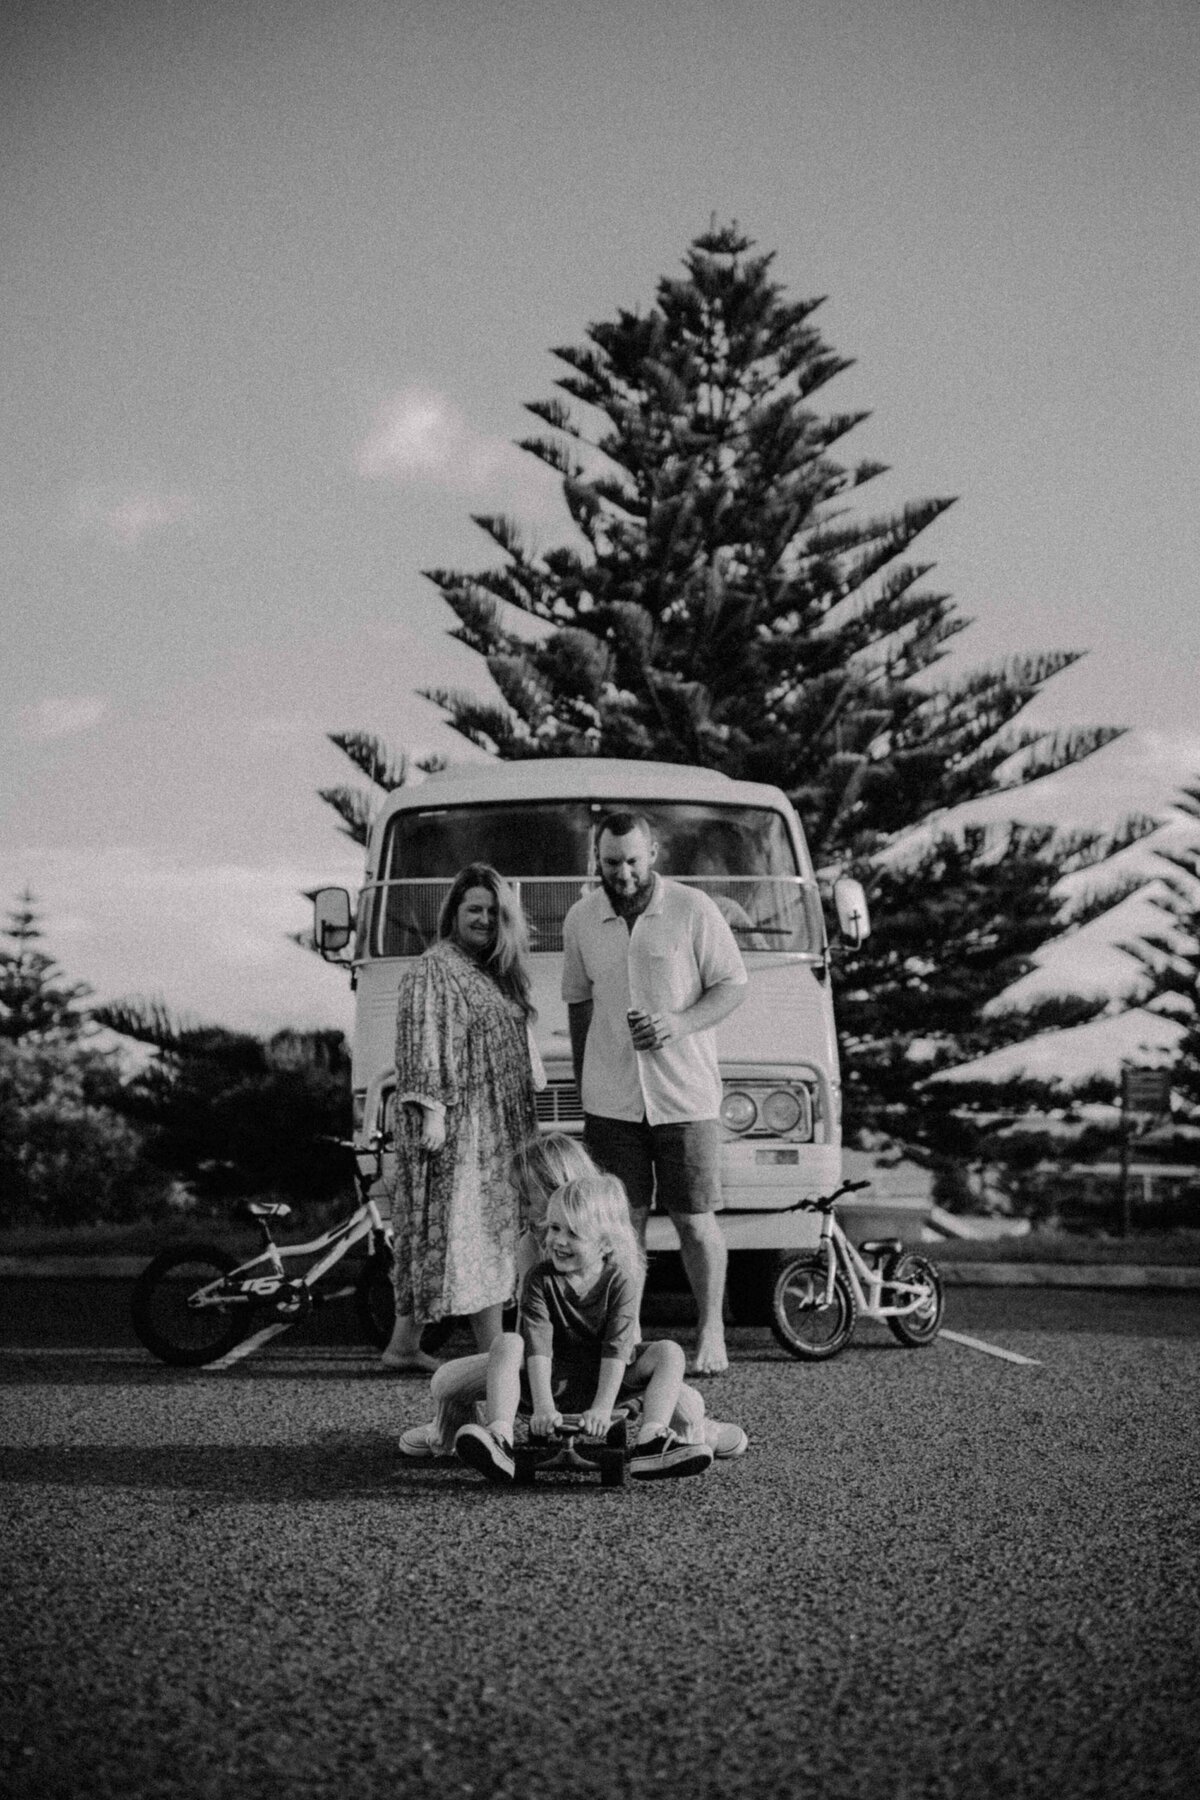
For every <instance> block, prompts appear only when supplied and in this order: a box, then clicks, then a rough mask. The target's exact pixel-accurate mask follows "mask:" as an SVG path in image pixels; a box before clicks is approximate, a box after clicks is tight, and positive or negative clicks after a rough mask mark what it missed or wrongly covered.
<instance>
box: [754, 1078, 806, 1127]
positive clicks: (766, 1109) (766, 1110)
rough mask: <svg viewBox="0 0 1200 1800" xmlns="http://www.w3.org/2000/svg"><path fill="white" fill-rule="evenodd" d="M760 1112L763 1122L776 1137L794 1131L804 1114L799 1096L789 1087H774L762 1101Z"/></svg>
mask: <svg viewBox="0 0 1200 1800" xmlns="http://www.w3.org/2000/svg"><path fill="white" fill-rule="evenodd" d="M761 1112H762V1122H763V1124H764V1125H765V1126H767V1128H768V1130H770V1131H773V1132H774V1133H775V1135H776V1136H777V1137H786V1136H787V1134H788V1132H789V1131H795V1129H796V1127H797V1125H798V1124H799V1123H800V1120H801V1119H802V1118H803V1116H804V1108H803V1107H802V1106H801V1104H800V1096H799V1095H798V1094H796V1093H793V1092H792V1090H791V1089H790V1088H775V1089H774V1091H773V1092H772V1093H769V1094H768V1095H767V1097H766V1099H765V1100H764V1101H763V1103H762V1108H761Z"/></svg>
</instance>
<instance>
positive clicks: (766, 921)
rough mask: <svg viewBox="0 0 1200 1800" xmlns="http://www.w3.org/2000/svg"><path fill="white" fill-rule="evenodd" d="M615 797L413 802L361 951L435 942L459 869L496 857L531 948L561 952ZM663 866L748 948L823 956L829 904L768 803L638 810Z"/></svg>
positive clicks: (385, 862)
mask: <svg viewBox="0 0 1200 1800" xmlns="http://www.w3.org/2000/svg"><path fill="white" fill-rule="evenodd" d="M628 808H629V803H628V802H627V801H626V802H621V801H613V802H611V803H610V804H596V803H594V802H587V801H562V800H559V801H553V802H531V803H528V804H524V805H520V806H515V805H492V806H478V805H476V806H462V807H442V808H435V807H431V808H429V809H428V810H425V809H421V808H413V809H411V810H406V811H404V812H400V813H397V814H396V815H395V816H394V817H393V819H392V820H391V822H390V825H389V828H388V833H387V837H386V839H385V842H384V846H383V853H382V856H381V860H380V868H379V873H378V877H377V880H376V882H375V884H374V885H373V886H372V887H371V888H369V889H367V890H366V891H365V892H364V895H363V907H362V911H361V914H360V921H359V924H360V931H359V955H360V956H415V955H419V954H420V953H421V951H422V950H423V949H424V948H425V946H426V945H427V944H428V943H430V942H432V941H433V938H434V937H435V936H436V932H437V917H438V913H439V911H440V909H441V904H442V901H443V900H444V899H445V896H446V893H447V892H448V890H449V886H450V883H451V881H452V880H453V878H454V876H455V875H456V874H457V873H458V871H459V870H460V869H461V868H464V867H465V866H466V864H468V863H471V862H483V863H490V864H491V865H492V867H493V868H496V869H498V870H499V871H500V873H501V874H502V875H504V876H505V877H506V879H507V880H509V881H511V882H512V883H513V884H514V886H516V887H517V888H518V890H519V893H520V898H521V905H522V908H523V910H524V913H525V916H526V919H527V920H528V923H529V928H530V943H531V948H532V949H533V950H534V951H542V952H546V951H556V950H561V948H562V921H563V919H564V918H565V917H566V914H567V912H568V910H569V909H570V907H571V906H572V905H573V904H574V902H575V901H576V900H577V899H579V897H580V895H581V894H583V893H585V892H587V890H588V888H589V887H590V886H591V885H592V884H593V883H594V881H595V878H596V867H595V848H594V843H593V832H594V828H595V825H596V824H597V823H598V821H599V820H600V819H601V818H602V817H603V816H604V814H605V813H606V812H610V811H616V810H618V809H628ZM640 810H641V811H643V812H644V813H645V814H646V816H647V817H648V818H649V819H650V821H651V824H652V825H653V827H654V831H655V835H656V837H657V840H658V845H659V854H658V862H657V865H656V866H657V868H658V870H659V871H660V873H662V874H664V875H669V876H672V877H673V878H674V879H675V880H677V881H683V882H686V883H687V885H688V886H694V887H699V888H702V889H703V890H704V891H705V892H706V893H708V894H710V895H711V897H712V898H713V900H714V901H715V902H716V904H717V906H718V907H719V908H720V910H721V912H722V913H723V915H724V916H725V918H726V919H727V921H728V922H729V925H730V927H731V929H732V930H733V932H734V935H735V937H736V938H737V939H738V942H739V944H740V945H741V947H742V949H743V950H751V951H754V950H774V951H780V950H783V951H788V952H792V953H796V952H799V953H801V954H807V955H811V956H818V955H820V954H822V952H823V941H824V940H823V926H822V921H821V912H820V906H819V903H818V901H817V897H816V894H815V891H814V889H813V887H812V884H811V883H810V882H807V881H803V880H801V878H800V875H799V873H798V869H797V864H796V854H795V850H794V847H793V844H792V839H791V835H790V833H789V831H788V828H787V823H786V821H785V819H784V817H783V815H782V814H781V813H778V812H775V811H773V810H771V809H770V808H769V807H745V806H714V805H710V804H698V803H695V802H690V801H689V802H682V801H667V802H661V803H655V804H654V805H643V806H642V807H641V808H640Z"/></svg>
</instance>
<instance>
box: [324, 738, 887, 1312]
mask: <svg viewBox="0 0 1200 1800" xmlns="http://www.w3.org/2000/svg"><path fill="white" fill-rule="evenodd" d="M618 809H620V810H634V811H638V812H643V813H645V814H646V815H647V816H648V817H649V818H650V819H651V821H652V822H653V824H654V827H655V830H656V833H657V836H658V842H659V846H660V848H659V857H658V865H657V866H658V869H659V872H660V873H661V874H663V875H667V876H670V877H672V878H673V879H675V880H678V881H682V882H686V883H687V884H688V885H689V886H693V887H698V888H702V889H703V890H704V891H705V892H706V893H708V894H710V895H711V896H712V898H713V899H714V900H715V902H716V904H717V905H718V906H719V907H720V908H721V910H722V912H723V913H724V915H725V917H726V919H727V920H728V921H729V924H730V926H731V928H732V930H733V933H734V936H735V937H736V939H737V941H738V943H739V945H740V947H741V951H742V955H743V958H744V960H745V964H746V969H747V973H748V976H749V992H748V995H747V997H746V1000H745V1002H744V1003H743V1004H742V1005H741V1006H740V1007H739V1008H738V1009H737V1011H736V1012H734V1013H732V1014H731V1015H730V1016H729V1017H728V1018H727V1019H726V1020H725V1021H724V1022H723V1023H722V1024H721V1025H720V1026H719V1027H718V1031H717V1045H718V1053H719V1058H720V1067H721V1077H722V1081H723V1085H724V1098H723V1101H722V1105H721V1122H722V1124H723V1126H724V1145H723V1171H722V1174H723V1195H724V1207H723V1211H722V1213H721V1215H720V1216H721V1220H722V1224H723V1227H724V1231H725V1235H726V1239H727V1241H728V1245H729V1249H730V1251H731V1253H732V1254H731V1258H730V1276H729V1291H730V1296H731V1299H732V1301H733V1303H734V1310H735V1316H736V1315H737V1313H738V1312H739V1311H741V1312H743V1313H745V1312H747V1311H748V1310H749V1309H748V1308H747V1307H743V1306H741V1304H740V1302H741V1299H742V1297H743V1296H744V1295H746V1294H749V1293H752V1292H753V1291H755V1290H757V1289H758V1288H759V1284H760V1277H761V1275H762V1274H763V1273H764V1272H765V1270H764V1266H763V1265H764V1264H765V1263H766V1262H768V1261H771V1260H773V1258H772V1257H771V1254H770V1253H772V1252H774V1251H777V1250H779V1249H782V1248H785V1247H791V1246H795V1245H802V1244H805V1243H808V1242H811V1241H813V1239H814V1236H815V1229H816V1227H815V1225H814V1222H813V1219H812V1216H811V1215H806V1214H802V1213H797V1212H795V1211H790V1210H788V1209H790V1208H791V1207H792V1206H793V1204H794V1202H795V1201H796V1200H797V1199H798V1198H799V1197H800V1196H802V1195H811V1194H818V1193H822V1192H827V1191H828V1190H829V1189H831V1188H833V1187H834V1186H836V1185H837V1183H838V1181H839V1179H840V1176H841V1126H840V1090H839V1078H838V1056H837V1044H836V1039H835V1036H834V1014H833V994H832V981H831V967H830V944H829V939H828V936H827V933H826V927H825V921H824V918H823V916H822V908H821V903H820V899H819V896H818V892H817V885H816V881H815V879H814V876H813V870H812V865H811V861H810V858H809V853H808V848H807V846H806V844H805V841H804V834H803V831H802V829H801V826H800V821H799V819H798V818H797V816H796V813H795V810H794V809H793V807H792V806H791V805H790V804H789V802H788V800H787V799H786V797H785V795H784V794H783V793H782V792H781V791H780V790H779V789H777V788H773V787H767V786H763V785H760V784H758V783H751V782H743V781H733V780H730V779H729V778H728V777H727V776H724V775H720V774H716V773H714V772H713V771H711V770H708V769H699V768H689V767H685V766H682V765H677V764H674V763H656V762H622V761H615V760H606V759H602V758H597V759H594V760H592V759H580V760H571V759H565V758H563V759H554V760H536V761H533V760H531V761H527V762H490V763H478V764H472V765H469V766H466V767H462V766H460V767H458V768H455V769H452V770H447V771H445V772H443V773H441V774H437V775H433V776H430V777H428V778H427V779H426V780H425V781H423V782H421V783H419V784H418V785H415V786H412V787H403V788H400V789H398V790H397V791H396V792H394V793H393V794H391V795H390V796H389V798H388V800H387V802H386V804H385V806H384V807H383V809H382V811H381V813H380V815H379V817H378V819H377V820H376V822H375V825H374V827H373V830H372V832H371V839H370V844H369V847H368V851H367V865H366V874H365V879H364V883H363V887H362V890H361V892H360V894H359V896H358V904H357V911H356V915H355V914H354V911H353V909H352V907H351V903H350V897H349V896H348V895H347V894H346V892H345V890H344V889H340V888H324V889H321V890H320V892H319V893H318V894H317V895H316V897H315V910H316V939H317V944H318V947H319V948H320V949H321V950H322V953H323V954H324V955H326V956H328V957H330V958H335V959H337V960H342V961H345V962H346V963H347V964H348V966H349V967H350V969H351V971H352V980H353V982H354V986H355V995H356V1009H355V1025H354V1041H353V1085H354V1100H355V1131H356V1138H357V1141H358V1142H359V1143H360V1144H362V1145H363V1146H364V1147H366V1146H367V1145H368V1144H369V1143H371V1142H375V1143H377V1144H380V1145H382V1146H383V1148H384V1152H385V1155H384V1161H385V1165H386V1163H387V1159H388V1157H389V1156H390V1141H391V1139H390V1130H389V1107H390V1104H391V1098H392V1091H393V1087H394V1075H393V1069H392V1058H393V1042H394V1032H395V1013H396V988H397V983H398V980H399V975H400V971H401V969H402V968H403V967H404V962H405V959H406V958H408V957H413V956H417V955H419V954H420V953H421V951H422V950H423V949H424V947H425V945H426V944H427V943H429V942H430V941H431V940H432V938H433V936H434V934H435V932H436V928H437V918H438V913H439V910H440V908H441V905H442V901H443V899H444V898H445V895H446V893H447V891H448V889H449V887H450V883H451V881H452V879H453V877H454V875H455V874H456V873H457V871H458V870H459V869H461V868H462V867H463V866H464V865H465V864H467V863H469V862H486V863H491V864H492V865H493V866H494V867H495V868H497V869H498V870H499V871H500V872H501V874H503V875H504V876H505V877H506V878H507V879H508V880H509V881H510V882H512V884H513V886H514V887H515V888H516V889H517V891H518V893H519V894H520V898H521V904H522V907H523V909H524V912H525V916H526V918H527V920H528V923H529V931H530V941H531V947H532V952H533V954H532V959H531V960H532V973H533V988H534V1001H535V1004H536V1006H537V1014H538V1016H537V1021H536V1025H535V1028H534V1029H535V1036H536V1040H537V1044H538V1048H539V1050H540V1052H541V1056H542V1060H543V1062H544V1065H545V1069H546V1074H547V1078H548V1079H547V1085H546V1087H545V1088H544V1089H543V1090H542V1092H541V1093H540V1094H539V1095H538V1102H537V1104H538V1113H539V1117H540V1119H541V1121H542V1123H543V1124H544V1125H545V1126H546V1127H554V1128H557V1129H561V1130H566V1131H577V1130H581V1129H582V1125H583V1115H582V1109H581V1106H580V1100H579V1094H578V1091H577V1089H576V1086H575V1080H574V1075H573V1072H572V1068H571V1050H570V1040H569V1038H568V1034H567V1015H566V1008H565V1006H564V1004H563V1001H562V999H561V997H560V983H561V977H562V923H563V919H564V918H565V916H566V914H567V911H568V909H569V908H570V907H571V905H572V904H573V903H574V902H575V901H576V900H577V899H578V898H579V897H580V895H581V894H583V893H584V892H586V891H587V888H588V887H589V886H590V885H591V884H592V883H593V882H594V881H595V879H596V875H595V841H594V839H595V826H596V823H597V822H598V820H599V819H600V818H601V817H602V816H603V815H604V814H605V813H607V812H610V811H613V810H618ZM834 898H835V903H836V906H837V911H838V916H839V930H840V933H841V935H842V936H843V937H844V938H845V939H847V940H848V941H850V942H851V943H854V942H857V941H859V940H860V939H861V938H862V937H863V936H865V934H866V931H867V929H868V925H867V917H866V903H865V901H864V898H863V893H862V889H861V887H859V885H858V884H857V883H856V882H853V881H842V882H839V883H838V884H837V886H836V888H835V894H834ZM389 1174H390V1169H388V1168H387V1167H386V1166H385V1171H384V1180H385V1181H386V1180H387V1178H388V1175H389ZM647 1241H648V1248H649V1249H650V1250H651V1251H654V1250H670V1249H673V1248H675V1247H677V1239H676V1236H675V1233H674V1230H673V1228H672V1226H671V1223H670V1220H669V1219H668V1218H667V1217H666V1215H665V1214H663V1215H661V1216H660V1215H658V1214H657V1213H655V1214H652V1215H651V1218H650V1223H649V1233H648V1240H647Z"/></svg>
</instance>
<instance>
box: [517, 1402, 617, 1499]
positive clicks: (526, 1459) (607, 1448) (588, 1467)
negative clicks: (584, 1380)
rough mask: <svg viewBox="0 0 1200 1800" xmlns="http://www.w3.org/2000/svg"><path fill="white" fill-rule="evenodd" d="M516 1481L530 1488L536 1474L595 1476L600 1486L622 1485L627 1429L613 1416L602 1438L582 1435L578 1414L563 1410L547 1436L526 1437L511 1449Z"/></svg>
mask: <svg viewBox="0 0 1200 1800" xmlns="http://www.w3.org/2000/svg"><path fill="white" fill-rule="evenodd" d="M513 1461H514V1463H515V1465H516V1480H517V1483H518V1484H519V1485H520V1486H522V1487H531V1486H532V1485H533V1483H534V1482H535V1481H536V1480H537V1479H538V1477H539V1476H540V1475H560V1474H565V1475H596V1474H598V1475H599V1477H600V1485H601V1487H624V1486H625V1483H626V1480H627V1478H628V1474H629V1430H628V1424H627V1421H626V1419H625V1418H624V1417H623V1416H617V1417H614V1419H613V1422H612V1424H611V1425H610V1426H609V1428H608V1431H607V1432H606V1434H605V1435H604V1437H602V1438H595V1437H585V1436H584V1433H583V1423H582V1419H581V1417H580V1415H579V1414H578V1413H564V1415H563V1417H562V1419H561V1420H560V1421H559V1423H558V1424H557V1425H556V1426H555V1427H554V1432H553V1435H552V1436H551V1437H546V1438H537V1437H528V1438H526V1439H525V1441H524V1442H523V1443H520V1444H517V1445H516V1446H515V1448H514V1450H513Z"/></svg>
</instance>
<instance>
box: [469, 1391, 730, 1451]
mask: <svg viewBox="0 0 1200 1800" xmlns="http://www.w3.org/2000/svg"><path fill="white" fill-rule="evenodd" d="M434 1380H435V1381H436V1380H437V1376H436V1375H435V1376H434ZM704 1415H705V1406H704V1395H703V1394H702V1393H701V1392H700V1390H699V1388H694V1387H690V1386H689V1385H688V1383H687V1382H686V1381H685V1382H684V1384H683V1386H682V1387H681V1388H680V1390H679V1398H678V1400H677V1401H676V1402H675V1411H674V1412H673V1413H672V1414H671V1430H672V1431H673V1432H674V1433H675V1435H676V1437H677V1438H678V1439H679V1441H680V1443H682V1444H702V1443H703V1442H704Z"/></svg>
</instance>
